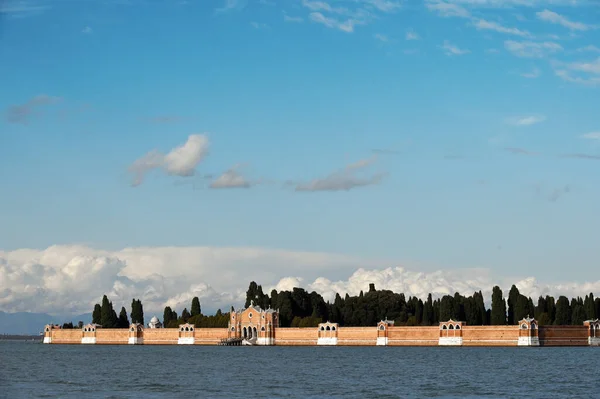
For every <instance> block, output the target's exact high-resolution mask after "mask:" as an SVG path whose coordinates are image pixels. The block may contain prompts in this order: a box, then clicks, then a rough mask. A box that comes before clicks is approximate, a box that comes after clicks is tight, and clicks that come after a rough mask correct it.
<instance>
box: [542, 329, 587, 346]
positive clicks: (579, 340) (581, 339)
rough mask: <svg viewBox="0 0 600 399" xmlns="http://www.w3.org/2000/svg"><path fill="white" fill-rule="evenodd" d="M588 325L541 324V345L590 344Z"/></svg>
mask: <svg viewBox="0 0 600 399" xmlns="http://www.w3.org/2000/svg"><path fill="white" fill-rule="evenodd" d="M588 335H589V331H588V327H586V326H540V328H539V332H538V336H539V339H540V346H588V345H589V344H588Z"/></svg>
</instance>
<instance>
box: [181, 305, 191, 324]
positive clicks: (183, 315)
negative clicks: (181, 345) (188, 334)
mask: <svg viewBox="0 0 600 399" xmlns="http://www.w3.org/2000/svg"><path fill="white" fill-rule="evenodd" d="M190 317H191V315H190V312H188V310H187V308H184V309H183V312H181V320H182V321H183V322H184V323H187V322H188V320H189V319H190Z"/></svg>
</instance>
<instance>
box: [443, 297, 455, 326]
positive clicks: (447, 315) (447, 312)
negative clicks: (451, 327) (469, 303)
mask: <svg viewBox="0 0 600 399" xmlns="http://www.w3.org/2000/svg"><path fill="white" fill-rule="evenodd" d="M450 319H456V316H455V315H454V298H453V297H452V296H450V295H444V296H443V297H442V299H441V301H440V321H448V320H450Z"/></svg>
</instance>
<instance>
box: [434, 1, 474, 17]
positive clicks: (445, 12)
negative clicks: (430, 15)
mask: <svg viewBox="0 0 600 399" xmlns="http://www.w3.org/2000/svg"><path fill="white" fill-rule="evenodd" d="M426 1H427V3H426V6H427V8H428V9H429V10H430V11H433V12H436V13H437V14H438V15H439V16H441V17H444V18H449V17H459V18H469V17H471V13H470V12H469V10H467V9H466V8H464V7H461V6H460V5H458V4H454V3H450V2H444V1H437V0H426Z"/></svg>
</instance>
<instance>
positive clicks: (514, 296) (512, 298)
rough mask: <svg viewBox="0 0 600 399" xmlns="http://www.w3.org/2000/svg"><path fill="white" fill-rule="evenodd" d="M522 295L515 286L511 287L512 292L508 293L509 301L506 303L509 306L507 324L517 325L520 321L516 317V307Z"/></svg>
mask: <svg viewBox="0 0 600 399" xmlns="http://www.w3.org/2000/svg"><path fill="white" fill-rule="evenodd" d="M520 295H521V293H520V292H519V289H518V288H517V286H515V285H514V284H513V286H512V287H510V291H509V292H508V299H507V301H506V303H507V304H508V314H507V318H506V319H507V324H509V325H511V324H517V323H518V321H519V320H520V319H519V318H518V317H515V307H516V306H517V300H518V299H519V296H520Z"/></svg>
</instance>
